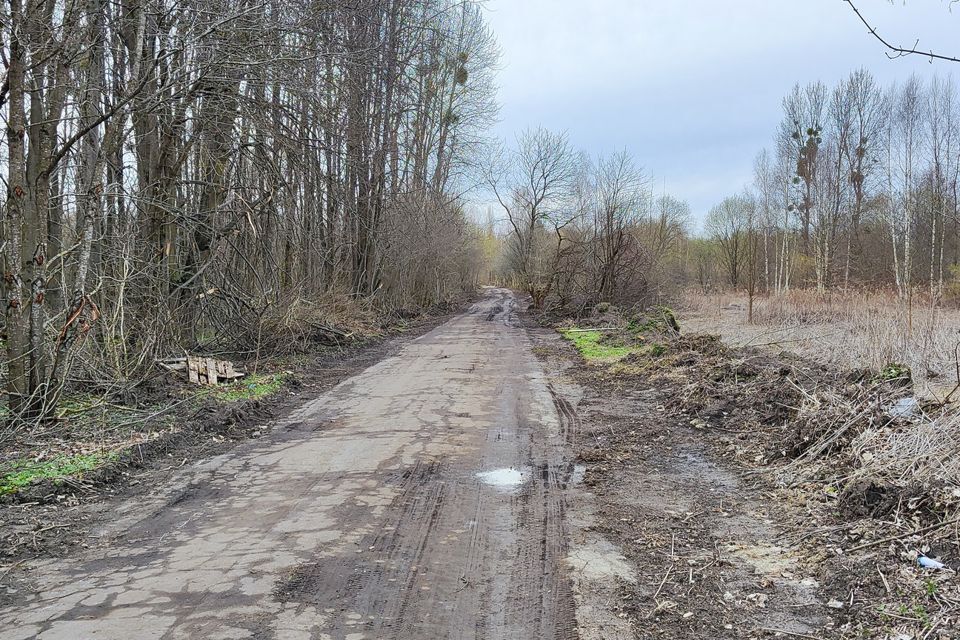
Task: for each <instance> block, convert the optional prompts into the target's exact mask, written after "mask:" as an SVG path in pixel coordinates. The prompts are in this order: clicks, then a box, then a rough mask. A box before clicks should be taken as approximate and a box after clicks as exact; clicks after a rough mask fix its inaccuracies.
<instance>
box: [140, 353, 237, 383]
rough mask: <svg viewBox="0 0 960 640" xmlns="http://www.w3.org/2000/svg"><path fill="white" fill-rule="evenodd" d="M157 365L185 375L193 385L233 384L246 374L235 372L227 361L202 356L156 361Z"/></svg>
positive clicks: (231, 364)
mask: <svg viewBox="0 0 960 640" xmlns="http://www.w3.org/2000/svg"><path fill="white" fill-rule="evenodd" d="M157 364H158V365H159V366H161V367H163V368H164V369H166V370H167V371H173V372H176V373H184V372H186V374H187V380H188V381H190V382H192V383H193V384H199V385H205V386H214V385H217V384H225V383H228V382H233V381H234V380H236V379H237V378H242V377H243V376H245V375H246V374H245V373H244V372H242V371H237V370H236V369H235V368H234V366H233V363H232V362H230V361H229V360H217V359H216V358H206V357H203V356H191V355H188V356H186V357H184V358H169V359H166V360H158V361H157Z"/></svg>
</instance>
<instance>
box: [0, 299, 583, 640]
mask: <svg viewBox="0 0 960 640" xmlns="http://www.w3.org/2000/svg"><path fill="white" fill-rule="evenodd" d="M517 309H518V304H517V301H516V298H515V297H514V295H513V294H511V293H509V292H507V291H505V290H493V291H490V292H488V294H487V296H486V297H485V298H484V299H483V300H482V301H481V302H479V303H477V304H475V305H474V306H473V307H472V308H471V310H470V311H469V312H468V313H466V314H463V315H460V316H458V317H456V318H454V319H453V320H451V321H450V322H448V323H446V324H444V325H443V326H441V327H438V328H437V329H435V330H434V331H431V332H430V333H428V334H426V335H424V336H422V337H421V338H418V339H417V340H414V341H412V342H410V343H408V344H407V345H406V346H404V347H403V348H402V350H401V351H400V352H399V353H397V354H396V355H395V356H393V357H390V358H387V359H385V360H382V361H381V362H379V363H377V364H374V365H373V366H371V367H369V368H368V369H366V370H365V371H364V372H362V373H361V374H359V375H357V376H354V377H352V378H350V379H348V380H346V381H344V382H343V383H341V384H339V385H338V386H336V387H335V388H333V389H332V390H331V391H329V392H327V393H324V394H322V395H320V396H318V397H317V398H315V399H314V400H312V401H309V402H307V403H305V404H303V405H302V406H300V407H299V408H298V409H296V410H295V411H293V412H292V413H290V414H289V415H288V416H286V417H284V418H283V419H281V420H280V421H279V422H278V423H277V424H276V425H275V426H274V428H273V429H272V430H271V431H270V432H269V433H268V434H267V435H265V436H263V437H261V438H260V439H258V440H254V441H251V442H248V443H246V444H243V445H241V446H239V447H237V448H235V449H234V450H232V451H230V452H228V453H225V454H223V455H220V456H217V457H214V458H210V459H207V460H205V461H202V462H199V463H195V464H188V465H186V466H184V467H183V468H182V469H180V470H179V471H178V472H177V473H176V474H175V475H173V476H172V477H171V479H170V480H169V481H167V482H164V483H161V484H160V485H159V486H157V488H156V490H155V491H153V492H152V493H151V495H149V496H138V497H136V498H131V499H129V500H127V501H125V502H122V503H120V504H119V505H117V506H116V508H115V509H114V510H113V512H112V514H111V521H110V522H109V523H107V524H105V525H104V526H103V527H101V528H100V529H99V530H97V531H95V533H94V535H93V536H91V537H90V538H88V539H87V540H86V541H85V544H86V546H87V549H86V550H84V551H83V552H82V553H79V554H76V555H74V557H71V558H68V559H62V560H37V561H32V562H30V563H28V564H27V565H26V566H25V567H24V569H25V574H24V581H23V582H21V583H20V586H19V588H18V589H17V592H16V593H14V594H8V596H9V597H10V598H11V599H12V601H11V602H10V603H9V604H6V605H4V606H3V607H2V609H0V629H2V631H0V638H4V639H10V638H34V637H38V638H45V639H50V638H77V637H96V638H131V637H136V638H198V637H204V638H211V639H214V638H284V639H287V638H351V639H355V640H359V639H361V638H504V639H506V638H520V637H523V638H551V639H554V638H560V639H563V638H575V637H577V622H578V618H580V616H579V614H578V613H576V611H575V596H574V592H573V587H572V582H571V579H570V567H571V565H570V564H569V563H568V557H576V556H570V545H569V539H570V532H569V530H568V526H569V525H568V518H567V515H566V513H567V509H568V503H569V501H570V500H571V494H572V493H574V492H575V489H574V487H573V485H572V478H573V476H574V472H575V469H576V467H575V463H574V462H575V461H574V450H573V443H575V442H576V441H577V439H578V433H577V432H578V430H579V429H580V427H581V425H580V421H579V419H578V418H577V416H576V413H575V411H573V409H572V407H571V406H569V405H567V404H565V403H564V401H562V400H560V399H558V398H557V396H556V394H554V393H551V389H550V386H549V385H548V381H547V379H546V377H545V376H544V373H543V370H542V368H541V367H540V365H539V364H538V363H537V361H536V360H535V358H534V357H533V356H532V354H531V349H530V344H529V340H528V338H527V335H526V333H525V332H524V331H523V330H522V329H521V328H518V327H516V326H515V324H516V312H517ZM499 469H515V470H524V469H526V470H529V473H527V474H526V476H525V477H524V481H523V482H521V483H520V484H518V485H516V486H513V487H510V488H509V489H508V490H505V488H504V487H500V486H491V485H490V484H488V483H485V482H483V481H482V480H481V478H479V477H478V474H482V473H486V472H490V471H496V470H499Z"/></svg>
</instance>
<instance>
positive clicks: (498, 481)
mask: <svg viewBox="0 0 960 640" xmlns="http://www.w3.org/2000/svg"><path fill="white" fill-rule="evenodd" d="M529 477H530V469H529V468H528V467H522V468H520V469H514V468H513V467H510V468H507V469H494V470H493V471H481V472H480V473H478V474H477V478H479V479H480V482H483V483H484V484H489V485H490V486H493V487H505V488H510V487H517V486H519V485H521V484H523V483H524V482H526V481H527V479H528V478H529Z"/></svg>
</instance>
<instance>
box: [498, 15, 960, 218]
mask: <svg viewBox="0 0 960 640" xmlns="http://www.w3.org/2000/svg"><path fill="white" fill-rule="evenodd" d="M859 4H860V5H862V6H860V8H861V10H862V11H863V12H864V14H865V15H867V16H868V19H869V20H871V23H872V24H874V25H875V26H876V27H877V28H878V29H879V30H880V31H881V32H882V33H884V34H885V36H886V37H887V38H888V39H889V40H891V41H892V42H896V43H900V42H902V43H905V44H909V45H913V43H914V41H915V40H916V39H917V38H918V37H921V36H922V37H921V47H928V48H937V49H938V50H943V51H946V52H947V53H953V54H960V51H951V50H952V49H953V48H954V45H953V42H954V40H955V34H956V33H957V27H958V26H960V12H958V13H957V14H954V13H951V12H950V11H949V9H948V4H947V3H946V2H926V3H922V2H920V1H919V0H916V1H913V2H908V3H907V4H906V5H903V4H901V3H888V2H882V1H879V0H860V3H859ZM487 7H488V9H489V11H488V18H489V20H490V22H491V24H492V26H493V29H494V31H495V33H496V34H497V37H498V39H499V41H500V44H501V48H502V50H503V60H502V65H503V69H502V70H501V72H500V93H499V97H500V101H501V104H502V105H503V112H502V121H501V122H500V124H499V125H498V127H497V133H498V134H499V135H501V136H502V137H504V138H507V139H512V138H513V136H514V134H515V133H516V132H517V131H519V130H521V129H523V128H525V127H528V126H536V125H539V124H542V125H544V126H547V127H549V128H553V129H565V130H568V131H569V132H570V135H571V138H572V139H573V140H574V142H576V143H577V144H578V145H579V146H580V147H582V148H583V149H585V150H586V151H588V152H590V153H591V154H594V155H596V154H598V153H604V152H609V151H613V150H617V149H623V148H626V149H627V150H628V151H630V152H631V153H633V154H634V155H635V156H636V158H637V159H638V161H639V162H640V163H642V164H643V165H644V166H645V167H646V168H647V170H648V172H650V173H652V174H654V175H657V176H659V177H660V178H662V179H664V180H666V182H667V185H668V189H670V190H671V191H672V192H674V193H675V195H677V196H678V197H681V198H685V199H687V200H688V201H689V202H690V203H691V206H692V209H693V211H694V212H695V213H701V212H704V211H706V210H707V209H709V207H710V206H711V205H712V204H714V203H715V202H718V201H719V200H720V199H722V198H723V197H724V196H726V195H729V194H730V193H735V192H737V191H739V190H740V189H741V188H742V187H743V185H744V184H745V183H747V182H749V181H750V180H751V178H752V164H753V158H754V155H755V154H756V153H757V152H758V151H759V150H760V149H761V148H762V147H764V146H766V145H769V144H771V141H772V137H773V134H774V132H775V129H776V126H777V123H778V122H779V119H780V101H781V98H782V96H783V95H784V94H785V93H786V92H787V91H788V90H789V89H790V87H791V86H792V85H793V84H794V83H796V82H801V83H804V82H809V81H814V80H823V81H825V82H829V83H834V82H836V81H837V80H839V79H841V78H842V77H844V76H845V75H847V74H848V73H849V72H850V71H852V70H853V69H855V68H857V67H860V66H864V67H866V68H868V69H870V70H871V71H872V72H874V74H875V75H876V76H877V77H878V79H879V80H881V81H882V82H891V81H895V80H898V79H903V78H906V77H907V76H908V75H909V74H910V73H913V72H916V73H920V74H923V75H925V76H930V75H933V73H935V72H938V71H939V72H940V73H943V74H946V73H947V72H949V71H950V69H951V65H949V64H945V63H939V64H933V65H931V64H929V63H928V62H927V61H925V60H923V59H919V58H912V59H900V60H895V61H892V60H888V59H887V58H886V56H885V55H884V53H883V49H882V47H881V46H880V44H879V43H878V42H876V41H875V40H874V39H873V38H872V37H871V36H870V35H869V34H868V33H866V30H865V28H864V27H863V25H862V24H860V23H859V22H858V21H857V19H856V16H854V15H853V13H852V12H851V11H850V9H849V7H847V6H846V5H845V4H844V3H842V2H840V1H839V0H803V1H802V2H801V1H789V0H736V1H734V0H727V1H723V0H712V1H708V0H672V1H663V0H593V1H592V2H590V3H585V2H583V1H582V0H490V2H489V3H488V4H487ZM957 48H958V49H960V46H957ZM958 68H960V67H958Z"/></svg>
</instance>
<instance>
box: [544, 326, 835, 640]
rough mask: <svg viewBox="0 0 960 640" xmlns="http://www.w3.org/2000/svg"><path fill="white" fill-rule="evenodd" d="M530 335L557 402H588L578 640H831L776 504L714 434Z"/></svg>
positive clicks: (655, 396) (651, 387)
mask: <svg viewBox="0 0 960 640" xmlns="http://www.w3.org/2000/svg"><path fill="white" fill-rule="evenodd" d="M530 324H532V322H531V323H530ZM531 335H532V336H533V338H534V344H535V351H536V353H538V354H539V355H540V357H541V358H542V359H543V360H544V366H545V367H546V368H547V370H548V371H550V372H551V373H550V376H551V378H552V381H553V387H554V388H555V389H557V390H558V391H560V393H559V394H558V395H560V396H561V397H566V398H568V399H569V398H571V397H572V395H573V394H572V393H571V391H570V390H571V389H576V390H579V393H580V394H581V395H582V397H580V398H579V400H578V402H577V403H576V404H577V411H578V420H579V421H580V422H581V424H582V428H581V429H579V430H578V434H579V444H578V445H577V446H576V447H575V450H576V451H577V453H578V458H579V460H580V461H581V463H582V465H583V467H584V469H585V473H584V477H583V484H584V485H585V488H586V489H588V490H589V491H583V492H578V493H576V494H575V495H574V497H573V502H572V503H571V505H570V508H571V514H572V517H571V530H572V537H571V549H572V552H571V553H570V555H569V557H568V564H569V566H570V567H571V568H572V574H573V576H574V592H575V595H576V601H577V616H578V619H579V620H580V623H581V628H582V632H581V637H582V638H597V639H599V638H616V639H620V638H676V639H681V638H683V639H695V638H699V639H703V640H707V639H710V640H713V639H720V638H731V639H733V638H766V637H784V638H786V637H802V638H826V637H832V635H833V634H832V631H831V630H832V629H834V624H835V623H834V622H833V621H832V620H831V617H830V615H829V611H830V609H828V608H827V606H826V602H827V600H826V598H825V597H824V596H823V594H822V593H821V590H820V585H819V583H818V582H817V580H816V579H815V578H814V577H813V576H812V575H810V574H809V572H808V569H807V567H806V565H805V564H804V563H802V562H800V558H798V557H797V555H796V553H795V551H793V550H792V549H791V548H789V546H788V545H787V544H786V543H785V542H783V538H784V534H785V530H784V528H783V527H782V526H781V524H780V523H781V520H782V519H783V518H782V514H781V513H780V512H779V510H778V508H777V505H776V504H774V503H772V502H771V500H770V499H769V498H768V497H767V496H766V495H765V494H764V492H763V490H762V488H761V487H758V486H755V485H754V484H753V483H752V482H751V481H750V480H749V479H747V478H744V477H742V476H741V474H740V472H741V468H740V467H739V465H737V464H736V463H735V462H733V461H730V462H728V461H725V460H723V459H722V458H718V457H717V452H718V451H721V450H722V448H721V447H719V446H716V445H717V443H715V442H712V440H711V439H716V436H715V434H712V433H705V432H703V431H700V430H697V429H693V428H691V427H690V425H689V424H687V423H678V422H677V420H676V417H675V416H674V414H673V413H672V412H671V411H669V410H668V409H667V407H668V406H669V405H671V403H672V402H673V401H674V398H673V397H672V396H671V389H670V388H659V387H657V386H656V384H653V383H651V381H650V380H649V379H648V378H645V377H643V376H634V375H611V374H610V373H609V372H608V370H607V368H606V367H604V366H591V365H587V364H584V363H582V360H580V358H579V357H578V355H577V354H576V352H575V351H574V350H573V349H572V347H571V346H570V345H569V344H568V343H567V342H566V341H564V340H562V339H561V338H559V337H558V336H557V334H556V333H555V332H552V331H549V330H536V329H534V328H533V327H532V326H531Z"/></svg>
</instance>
